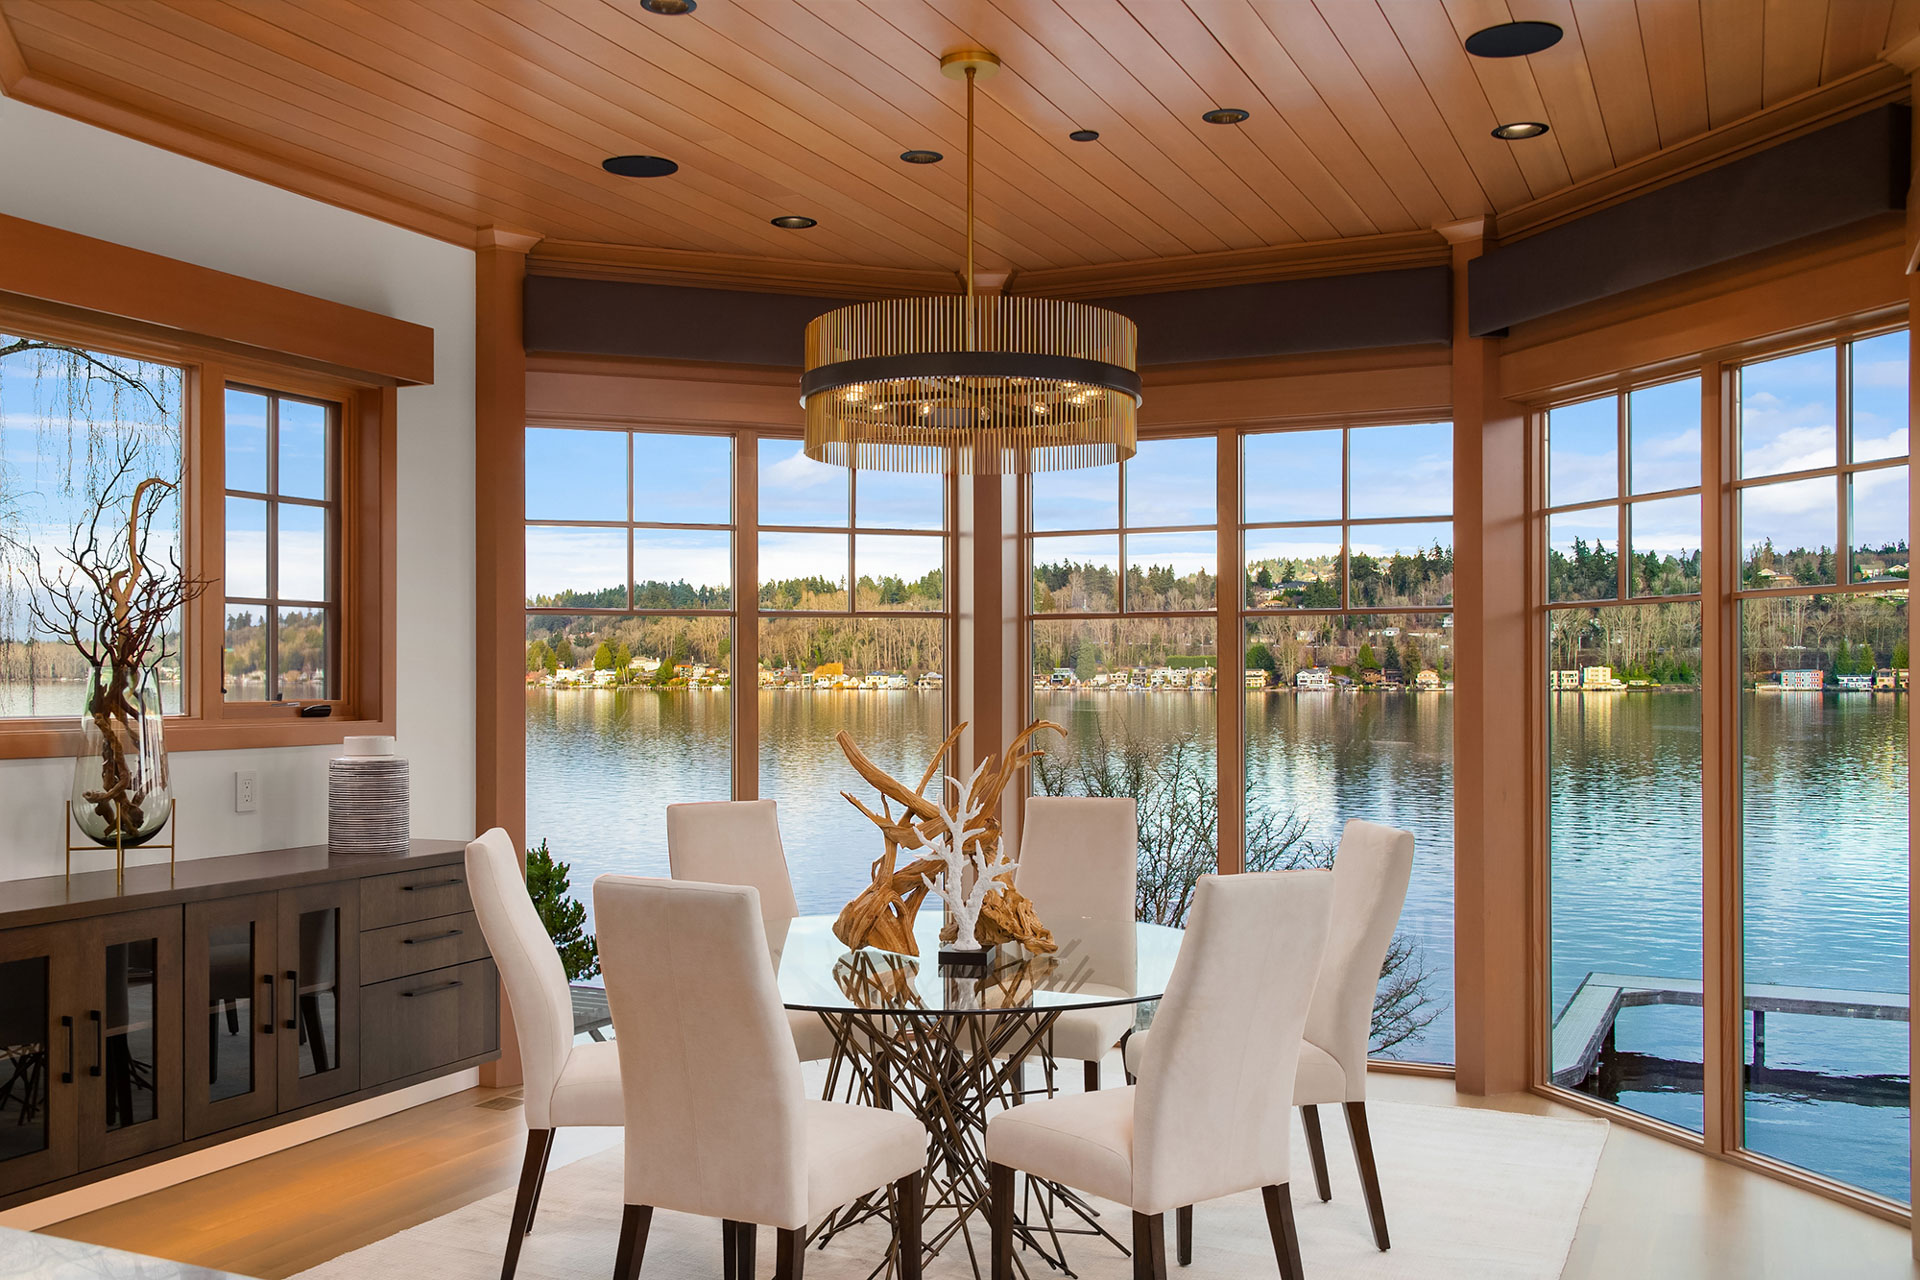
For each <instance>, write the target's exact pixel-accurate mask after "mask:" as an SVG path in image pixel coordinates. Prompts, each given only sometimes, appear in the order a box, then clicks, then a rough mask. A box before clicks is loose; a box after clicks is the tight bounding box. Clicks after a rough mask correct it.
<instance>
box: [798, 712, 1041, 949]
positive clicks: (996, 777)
mask: <svg viewBox="0 0 1920 1280" xmlns="http://www.w3.org/2000/svg"><path fill="white" fill-rule="evenodd" d="M966 727H967V726H966V725H965V724H964V723H962V724H961V725H959V726H958V727H956V728H955V729H954V731H953V732H952V733H950V734H948V735H947V740H946V741H945V742H943V743H941V744H940V749H939V750H938V751H936V752H934V755H933V760H932V762H931V763H930V764H928V765H927V771H926V773H924V774H923V775H921V778H920V785H919V786H917V787H911V788H910V787H908V786H906V785H905V784H904V783H902V782H899V781H898V780H896V779H894V778H893V777H891V776H890V775H888V774H887V773H886V771H884V770H883V769H881V768H880V766H879V765H876V764H875V763H874V762H873V761H871V760H869V759H868V758H867V756H866V754H865V753H864V752H862V751H861V750H860V748H859V747H858V746H857V745H855V743H854V741H853V738H852V736H851V735H849V734H848V733H847V732H846V731H845V730H844V729H843V730H841V731H840V732H839V733H838V734H836V735H834V740H835V741H836V742H838V743H839V744H840V750H842V751H843V752H845V753H846V756H847V762H848V763H849V764H851V765H852V766H853V768H854V771H855V772H856V773H858V774H859V775H860V776H861V777H862V778H865V779H866V780H867V781H868V782H869V783H871V784H873V786H874V788H875V789H876V790H877V791H879V792H880V812H879V813H875V812H874V811H873V810H872V809H869V808H868V807H867V806H866V805H864V804H862V803H860V801H859V800H857V799H855V798H854V797H853V796H851V795H849V794H848V793H847V792H844V791H843V792H841V793H840V794H841V795H843V796H846V799H847V802H848V803H849V804H851V805H852V806H853V807H854V808H856V809H858V810H859V811H860V812H861V813H863V814H865V815H866V816H867V818H868V819H869V820H870V821H871V822H872V823H873V824H874V825H875V826H876V827H878V828H880V834H881V835H882V836H883V837H885V839H886V850H885V852H883V853H882V854H881V855H880V857H879V858H878V859H877V860H876V861H875V862H874V864H873V883H872V884H870V885H869V886H867V888H866V889H864V890H863V891H861V893H860V896H859V897H857V898H855V899H854V900H853V901H852V902H849V903H848V904H847V905H846V907H845V908H843V909H842V910H841V912H840V918H839V919H838V920H836V921H834V925H833V932H834V936H835V937H837V938H839V939H840V941H842V942H844V943H846V944H847V945H848V946H849V947H854V948H859V947H877V948H878V949H880V950H882V951H892V952H897V953H899V954H901V955H909V956H917V955H919V954H920V948H919V946H918V944H917V943H915V942H914V939H913V921H914V917H915V916H916V915H917V914H919V911H920V904H921V902H922V901H923V900H924V899H925V898H926V896H927V893H928V892H929V889H928V877H930V876H937V875H939V874H941V873H942V872H944V871H945V870H946V863H945V861H944V860H943V859H942V858H939V857H936V856H923V857H920V858H917V859H915V860H914V861H913V862H911V863H909V864H908V865H906V866H904V867H902V866H899V865H898V862H899V856H900V852H901V851H902V850H907V851H909V852H911V851H913V850H915V849H926V850H932V848H933V842H934V840H935V838H936V837H937V836H938V835H939V834H941V833H942V832H943V831H944V825H943V820H942V818H941V813H940V805H938V804H937V803H935V802H934V801H932V800H929V799H927V798H926V796H925V795H924V794H923V793H924V792H925V791H926V789H927V784H928V783H929V782H932V781H933V779H934V777H935V775H936V774H938V773H939V772H940V762H941V761H942V760H943V759H945V758H946V755H947V752H948V751H950V750H952V749H953V745H954V743H956V742H958V741H959V739H960V734H961V732H962V731H964V730H965V729H966ZM1048 729H1050V730H1052V731H1053V732H1055V733H1058V734H1060V735H1061V736H1063V737H1064V736H1065V734H1066V730H1064V729H1062V728H1061V727H1060V726H1059V725H1057V724H1054V723H1053V722H1052V721H1049V720H1035V721H1034V722H1033V723H1032V724H1030V725H1028V726H1027V727H1026V728H1024V729H1022V730H1021V731H1020V733H1019V736H1017V737H1015V738H1014V740H1013V741H1012V742H1011V743H1009V744H1008V746H1007V750H1006V754H1005V755H1004V756H1003V757H1002V758H1001V759H1000V761H999V764H998V766H997V767H996V766H995V764H994V760H993V757H992V756H988V757H987V759H986V760H985V761H983V762H982V764H981V767H980V768H978V769H976V770H975V771H974V775H973V779H972V782H971V784H970V785H969V786H968V787H967V794H966V796H965V797H964V802H963V803H962V805H961V806H960V809H959V812H961V813H964V814H968V815H970V816H969V817H968V818H967V819H966V821H965V823H964V824H962V827H961V832H962V838H961V852H962V853H963V854H964V855H965V856H967V857H968V858H970V859H974V860H977V863H978V864H979V865H991V864H993V863H995V862H996V861H997V858H996V856H995V855H996V854H997V853H998V850H999V848H1000V834H1001V832H1000V820H999V819H998V818H996V817H994V816H993V814H994V811H995V810H996V809H998V808H999V805H1000V797H1001V796H1002V794H1004V793H1005V791H1006V789H1007V786H1008V784H1009V783H1011V782H1012V781H1013V778H1014V775H1015V774H1017V773H1018V772H1019V771H1020V769H1021V768H1022V767H1023V766H1025V765H1027V764H1028V763H1029V762H1031V761H1032V760H1033V759H1034V758H1035V757H1036V756H1040V755H1043V754H1045V753H1044V752H1043V751H1042V750H1041V749H1039V748H1037V747H1033V746H1031V745H1029V744H1030V742H1031V740H1032V739H1033V738H1034V737H1035V736H1036V735H1037V734H1039V733H1040V732H1041V731H1043V730H1048ZM890 801H891V802H892V803H891V804H890V803H889V802H890ZM892 804H898V805H899V806H900V808H901V810H902V812H901V814H900V816H899V817H898V818H895V817H894V816H893V808H892ZM1010 875H1011V868H1008V869H1007V870H1005V871H1002V872H1000V873H999V874H998V875H996V876H995V877H994V879H995V880H997V881H998V882H999V883H998V887H996V888H993V889H990V890H989V891H988V892H987V895H986V898H985V899H984V901H983V902H982V903H981V905H980V918H979V923H978V924H977V926H976V928H975V938H976V939H977V940H978V941H979V942H980V943H982V944H983V945H985V946H994V945H996V944H997V943H1001V942H1018V943H1020V944H1021V945H1022V946H1024V947H1026V948H1027V950H1029V951H1032V952H1036V953H1042V954H1044V953H1046V952H1050V951H1052V950H1054V941H1053V935H1052V934H1051V933H1049V932H1048V931H1047V927H1046V926H1045V925H1043V924H1041V923H1040V919H1039V917H1038V916H1037V915H1036V914H1035V913H1034V910H1033V904H1032V903H1031V902H1029V901H1027V899H1026V898H1025V896H1023V895H1022V894H1021V893H1020V892H1019V891H1018V890H1017V889H1015V888H1014V887H1013V884H1012V882H1011V880H1010V878H1009V877H1010ZM957 932H958V931H957V930H956V929H955V927H954V925H953V923H952V922H951V921H949V922H948V923H947V925H946V928H945V929H944V930H943V931H942V933H941V941H943V942H951V941H953V939H954V937H955V936H956V934H957Z"/></svg>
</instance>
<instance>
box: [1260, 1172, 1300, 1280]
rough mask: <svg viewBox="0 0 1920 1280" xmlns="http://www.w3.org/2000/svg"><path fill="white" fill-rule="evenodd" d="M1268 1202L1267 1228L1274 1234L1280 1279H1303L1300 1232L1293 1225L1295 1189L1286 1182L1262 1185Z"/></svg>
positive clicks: (1275, 1257)
mask: <svg viewBox="0 0 1920 1280" xmlns="http://www.w3.org/2000/svg"><path fill="white" fill-rule="evenodd" d="M1260 1194H1261V1196H1262V1198H1263V1199H1265V1200H1266V1202H1267V1230H1268V1232H1269V1233H1271V1234H1272V1236H1273V1260H1274V1261H1275V1262H1277V1263H1279V1264H1280V1280H1301V1270H1300V1233H1299V1232H1298V1231H1296V1230H1295V1229H1294V1225H1293V1191H1292V1189H1291V1188H1290V1187H1289V1186H1288V1185H1287V1184H1286V1183H1284V1182H1283V1183H1281V1184H1280V1185H1279V1186H1277V1187H1262V1188H1260Z"/></svg>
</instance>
